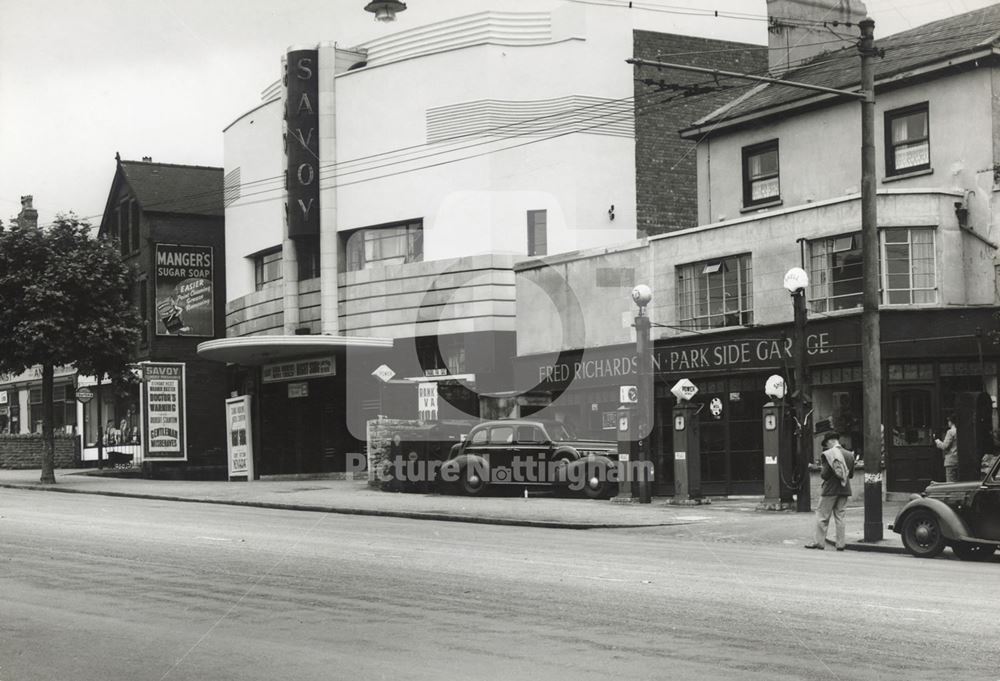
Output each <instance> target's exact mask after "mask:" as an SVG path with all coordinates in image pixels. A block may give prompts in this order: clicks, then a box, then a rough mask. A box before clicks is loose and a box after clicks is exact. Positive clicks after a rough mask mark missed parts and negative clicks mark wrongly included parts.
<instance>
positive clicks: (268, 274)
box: [251, 248, 282, 291]
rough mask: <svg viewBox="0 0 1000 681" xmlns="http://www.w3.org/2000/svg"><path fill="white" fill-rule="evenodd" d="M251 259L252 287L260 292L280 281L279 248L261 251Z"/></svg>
mask: <svg viewBox="0 0 1000 681" xmlns="http://www.w3.org/2000/svg"><path fill="white" fill-rule="evenodd" d="M251 257H252V258H253V271H254V286H255V287H256V290H258V291H261V290H263V289H264V287H265V286H267V285H268V284H274V283H277V282H279V281H281V280H282V274H281V248H274V249H271V250H268V251H262V252H260V253H257V254H256V255H253V256H251Z"/></svg>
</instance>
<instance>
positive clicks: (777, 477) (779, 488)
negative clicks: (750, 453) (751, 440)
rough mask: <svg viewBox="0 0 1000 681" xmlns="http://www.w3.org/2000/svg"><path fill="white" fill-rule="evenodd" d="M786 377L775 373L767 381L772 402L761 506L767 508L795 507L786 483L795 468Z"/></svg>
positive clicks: (768, 406)
mask: <svg viewBox="0 0 1000 681" xmlns="http://www.w3.org/2000/svg"><path fill="white" fill-rule="evenodd" d="M785 390H786V388H785V380H784V379H783V378H782V377H781V376H778V375H773V376H771V377H769V378H768V379H767V382H766V383H765V384H764V392H765V394H767V396H768V397H770V398H771V401H770V402H768V403H767V404H765V405H764V409H763V417H764V418H763V428H764V433H763V435H764V438H763V441H764V501H763V502H762V503H761V504H760V506H759V507H758V508H759V509H760V510H765V511H783V510H785V509H786V508H792V489H791V488H790V487H789V486H788V485H787V484H786V483H785V481H787V480H791V477H792V471H793V456H794V451H793V448H792V442H793V438H792V428H793V427H794V421H793V420H792V419H791V418H790V416H789V415H788V405H787V404H786V403H785V399H784V398H785Z"/></svg>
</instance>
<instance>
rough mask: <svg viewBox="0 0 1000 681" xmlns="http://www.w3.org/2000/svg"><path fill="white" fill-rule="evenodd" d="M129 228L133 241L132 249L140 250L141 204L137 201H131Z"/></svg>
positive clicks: (129, 206) (129, 205)
mask: <svg viewBox="0 0 1000 681" xmlns="http://www.w3.org/2000/svg"><path fill="white" fill-rule="evenodd" d="M128 208H129V229H130V231H131V237H130V239H131V241H132V250H133V251H138V250H139V204H138V203H137V202H136V201H135V200H132V201H129V204H128Z"/></svg>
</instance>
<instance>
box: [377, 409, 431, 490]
mask: <svg viewBox="0 0 1000 681" xmlns="http://www.w3.org/2000/svg"><path fill="white" fill-rule="evenodd" d="M421 423H422V422H421V421H414V420H409V419H372V420H371V421H369V422H368V438H367V439H368V448H367V449H368V484H369V485H371V486H372V487H381V485H382V482H383V470H382V463H383V462H384V461H386V460H387V459H388V458H389V450H390V448H391V446H392V436H393V435H394V434H395V433H397V432H398V431H400V430H406V429H407V428H415V427H417V426H419V425H420V424H421Z"/></svg>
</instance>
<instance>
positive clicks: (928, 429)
mask: <svg viewBox="0 0 1000 681" xmlns="http://www.w3.org/2000/svg"><path fill="white" fill-rule="evenodd" d="M932 414H933V409H932V398H931V392H930V391H929V390H924V389H921V388H912V389H909V388H908V389H905V390H898V391H896V392H894V393H893V394H892V418H893V422H892V433H891V437H892V444H893V445H894V446H897V447H898V446H931V445H933V444H934V430H933V416H932Z"/></svg>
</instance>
